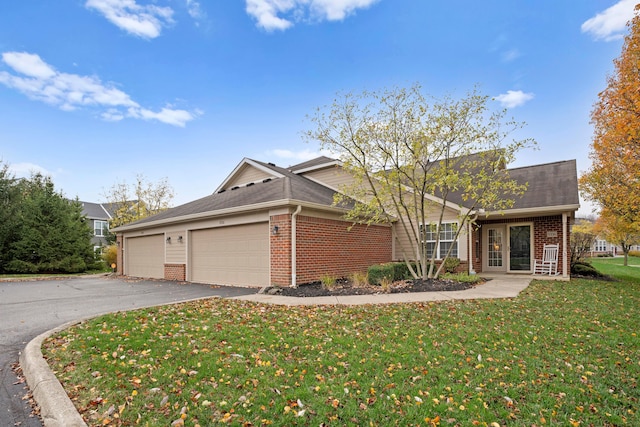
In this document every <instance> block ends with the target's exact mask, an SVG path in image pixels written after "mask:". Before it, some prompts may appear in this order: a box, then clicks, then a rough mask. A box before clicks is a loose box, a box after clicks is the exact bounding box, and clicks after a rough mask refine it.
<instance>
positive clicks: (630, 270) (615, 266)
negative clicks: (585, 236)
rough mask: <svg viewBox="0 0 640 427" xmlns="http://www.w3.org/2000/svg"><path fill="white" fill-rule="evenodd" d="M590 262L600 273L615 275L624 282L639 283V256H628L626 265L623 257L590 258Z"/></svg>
mask: <svg viewBox="0 0 640 427" xmlns="http://www.w3.org/2000/svg"><path fill="white" fill-rule="evenodd" d="M590 262H591V264H592V265H593V266H594V267H595V268H596V269H597V270H598V271H600V272H601V273H604V274H607V275H609V276H613V277H616V278H617V279H619V280H622V281H624V282H628V283H633V284H636V285H640V258H638V257H632V256H630V257H629V259H628V264H629V265H628V266H626V267H625V266H624V265H623V264H624V258H622V257H615V258H591V259H590Z"/></svg>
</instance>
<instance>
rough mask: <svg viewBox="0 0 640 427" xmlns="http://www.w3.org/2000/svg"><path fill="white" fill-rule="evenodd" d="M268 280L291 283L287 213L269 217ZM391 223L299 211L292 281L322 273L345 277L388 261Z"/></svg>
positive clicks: (304, 280) (316, 277)
mask: <svg viewBox="0 0 640 427" xmlns="http://www.w3.org/2000/svg"><path fill="white" fill-rule="evenodd" d="M274 225H277V226H278V233H277V234H275V235H274V234H272V235H271V283H272V284H273V285H278V286H288V285H290V284H291V215H289V214H287V215H277V216H272V217H271V224H270V227H271V229H273V227H274ZM391 239H392V238H391V227H388V226H378V225H371V226H366V225H359V224H356V225H353V224H352V223H351V222H346V221H339V220H331V219H324V218H316V217H310V216H304V215H299V216H297V217H296V283H297V284H301V283H309V282H313V281H317V280H320V279H321V278H322V277H323V276H325V275H330V276H334V277H337V278H338V277H346V276H348V275H349V274H351V273H353V272H356V271H362V272H364V271H366V269H367V267H369V266H370V265H373V264H378V263H383V262H389V261H391V255H392V240H391Z"/></svg>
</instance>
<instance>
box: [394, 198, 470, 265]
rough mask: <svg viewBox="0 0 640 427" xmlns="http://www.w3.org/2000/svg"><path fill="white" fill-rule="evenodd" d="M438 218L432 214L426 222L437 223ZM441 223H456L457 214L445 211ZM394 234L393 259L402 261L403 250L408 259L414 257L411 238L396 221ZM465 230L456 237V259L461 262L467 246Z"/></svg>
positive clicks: (464, 259)
mask: <svg viewBox="0 0 640 427" xmlns="http://www.w3.org/2000/svg"><path fill="white" fill-rule="evenodd" d="M438 218H439V213H437V214H436V213H434V215H432V216H430V217H429V218H428V219H427V221H434V222H437V221H438ZM443 222H458V212H457V211H454V210H453V209H447V210H446V211H445V215H444V219H443ZM393 227H394V232H395V233H394V234H395V245H394V251H393V259H394V260H396V261H403V260H404V259H403V256H402V253H403V249H404V252H405V254H406V255H407V256H408V257H415V249H414V245H413V241H412V238H411V237H409V236H408V235H407V233H405V230H404V227H403V226H402V224H401V223H400V222H399V221H398V222H396V223H395V224H394V225H393ZM466 231H467V230H466V226H465V229H464V230H462V231H461V232H460V236H459V237H458V258H460V259H461V260H463V261H466V260H467V247H468V246H469V245H468V237H467V232H466Z"/></svg>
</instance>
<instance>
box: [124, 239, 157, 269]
mask: <svg viewBox="0 0 640 427" xmlns="http://www.w3.org/2000/svg"><path fill="white" fill-rule="evenodd" d="M125 257H126V264H125V270H126V271H125V274H127V275H129V276H134V277H144V278H150V279H162V278H164V235H162V234H157V235H154V236H145V237H131V238H128V239H127V246H126V254H125Z"/></svg>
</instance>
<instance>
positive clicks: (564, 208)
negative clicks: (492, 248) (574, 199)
mask: <svg viewBox="0 0 640 427" xmlns="http://www.w3.org/2000/svg"><path fill="white" fill-rule="evenodd" d="M578 209H580V204H570V205H558V206H540V207H534V208H520V209H505V210H501V211H489V212H481V211H478V216H479V218H480V219H487V218H490V217H492V216H500V217H517V216H541V215H551V214H561V213H564V212H575V211H577V210H578Z"/></svg>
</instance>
